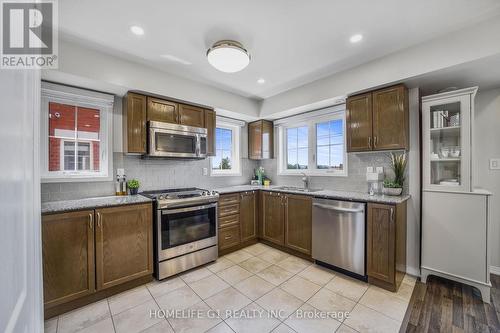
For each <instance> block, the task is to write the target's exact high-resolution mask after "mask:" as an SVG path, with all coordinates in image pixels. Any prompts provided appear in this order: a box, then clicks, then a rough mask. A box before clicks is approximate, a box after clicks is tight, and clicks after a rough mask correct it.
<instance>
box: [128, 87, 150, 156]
mask: <svg viewBox="0 0 500 333" xmlns="http://www.w3.org/2000/svg"><path fill="white" fill-rule="evenodd" d="M123 102H124V103H123V107H124V110H123V112H124V114H125V117H124V120H125V119H126V122H124V127H125V128H124V136H125V138H124V140H123V142H124V144H125V145H124V147H123V148H124V151H125V152H128V153H138V154H145V153H146V96H144V95H139V94H134V93H128V94H127V96H126V97H125V98H124V101H123Z"/></svg>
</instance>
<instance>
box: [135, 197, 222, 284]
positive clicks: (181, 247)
mask: <svg viewBox="0 0 500 333" xmlns="http://www.w3.org/2000/svg"><path fill="white" fill-rule="evenodd" d="M141 194H142V195H144V196H146V197H149V198H151V199H154V200H155V204H154V209H155V212H154V213H155V221H154V222H155V223H154V240H155V243H154V252H155V256H154V257H155V276H156V278H157V279H158V280H161V279H164V278H166V277H168V276H172V275H175V274H177V273H180V272H183V271H186V270H188V269H191V268H193V267H196V266H199V265H203V264H205V263H207V262H210V261H214V260H216V259H217V255H218V251H217V224H218V222H217V201H218V200H219V194H218V193H217V192H215V191H207V190H203V189H199V188H182V189H168V190H160V191H146V192H142V193H141Z"/></svg>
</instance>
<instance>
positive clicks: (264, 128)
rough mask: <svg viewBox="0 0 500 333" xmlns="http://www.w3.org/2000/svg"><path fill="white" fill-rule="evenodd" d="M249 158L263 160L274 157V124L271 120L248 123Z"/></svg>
mask: <svg viewBox="0 0 500 333" xmlns="http://www.w3.org/2000/svg"><path fill="white" fill-rule="evenodd" d="M248 158H249V159H252V160H263V159H272V158H274V126H273V122H272V121H269V120H258V121H254V122H252V123H249V124H248Z"/></svg>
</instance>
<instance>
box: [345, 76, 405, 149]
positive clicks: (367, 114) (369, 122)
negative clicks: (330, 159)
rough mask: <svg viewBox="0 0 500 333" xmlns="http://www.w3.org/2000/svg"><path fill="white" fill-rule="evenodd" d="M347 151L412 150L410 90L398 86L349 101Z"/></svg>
mask: <svg viewBox="0 0 500 333" xmlns="http://www.w3.org/2000/svg"><path fill="white" fill-rule="evenodd" d="M346 104H347V112H346V113H347V114H346V120H347V124H346V125H347V126H346V128H347V130H346V134H347V151H348V152H362V151H378V150H393V149H408V134H409V131H408V124H409V120H408V117H409V115H408V90H407V89H406V87H405V86H404V85H397V86H393V87H389V88H385V89H380V90H376V91H373V92H368V93H364V94H361V95H355V96H351V97H349V98H348V99H347V103H346Z"/></svg>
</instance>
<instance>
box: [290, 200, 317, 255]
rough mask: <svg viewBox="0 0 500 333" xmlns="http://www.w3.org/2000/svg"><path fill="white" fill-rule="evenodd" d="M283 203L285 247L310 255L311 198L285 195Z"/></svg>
mask: <svg viewBox="0 0 500 333" xmlns="http://www.w3.org/2000/svg"><path fill="white" fill-rule="evenodd" d="M284 201H285V204H284V205H285V246H286V247H288V248H290V249H293V250H296V251H299V252H302V253H305V254H307V255H311V248H312V197H309V196H304V195H293V194H287V195H286V196H285V199H284Z"/></svg>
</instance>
